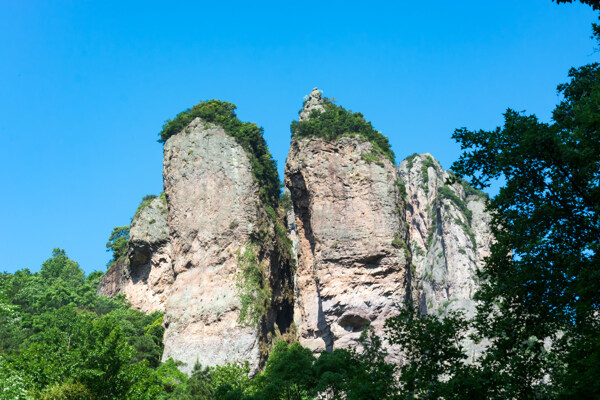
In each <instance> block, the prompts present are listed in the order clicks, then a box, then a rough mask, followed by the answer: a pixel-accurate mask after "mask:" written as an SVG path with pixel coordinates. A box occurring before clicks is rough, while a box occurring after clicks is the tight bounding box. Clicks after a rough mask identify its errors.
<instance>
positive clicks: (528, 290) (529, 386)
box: [452, 64, 600, 399]
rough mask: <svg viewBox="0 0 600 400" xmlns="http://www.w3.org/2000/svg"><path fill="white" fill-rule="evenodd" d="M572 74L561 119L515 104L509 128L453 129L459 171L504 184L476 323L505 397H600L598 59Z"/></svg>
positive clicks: (478, 181) (486, 362) (495, 201)
mask: <svg viewBox="0 0 600 400" xmlns="http://www.w3.org/2000/svg"><path fill="white" fill-rule="evenodd" d="M569 76H570V77H571V80H570V81H569V82H568V83H566V84H562V85H560V86H559V87H558V91H559V93H560V94H562V96H563V100H562V101H561V102H560V104H559V105H558V106H557V107H556V109H555V110H554V112H553V117H552V122H551V123H543V122H540V121H539V120H538V119H537V118H536V117H535V116H533V115H525V114H522V113H518V112H515V111H513V110H510V109H509V110H508V111H507V112H506V113H505V114H504V120H505V122H504V126H503V127H498V128H496V129H495V130H493V131H469V130H467V129H464V128H463V129H458V130H456V131H455V133H454V135H453V137H454V138H455V139H456V140H457V141H458V142H459V143H460V145H461V148H462V149H463V151H464V152H463V154H462V155H461V157H460V159H459V160H458V161H457V162H456V163H454V165H453V166H452V169H453V171H454V172H455V173H457V174H458V175H459V176H465V177H469V178H470V179H471V181H472V183H473V184H474V185H475V186H477V187H479V188H484V187H487V186H488V185H489V184H490V182H491V181H493V180H495V179H501V180H504V181H505V184H504V186H503V187H502V188H501V189H500V192H499V194H498V195H497V196H495V197H494V198H492V199H491V200H490V203H489V210H491V212H492V218H493V219H492V230H493V234H494V236H495V239H496V242H495V243H494V244H493V245H492V248H491V255H490V257H489V258H488V259H487V261H486V266H485V268H484V269H483V271H482V273H481V275H480V278H481V279H482V282H483V284H482V286H481V289H480V291H479V292H478V295H477V298H478V299H479V300H480V301H481V306H480V307H479V310H478V314H477V318H476V321H475V326H476V328H477V329H478V331H479V333H480V334H481V335H482V336H483V337H487V338H490V339H491V344H490V346H489V348H488V351H487V353H486V355H485V357H484V359H483V360H482V365H483V366H484V367H485V368H488V369H490V370H492V371H494V373H495V376H497V377H500V378H501V379H499V381H498V385H499V386H501V387H502V388H503V390H504V394H503V396H505V397H515V398H521V399H526V398H539V397H541V396H558V397H564V398H574V397H575V398H593V397H597V396H600V381H599V380H598V379H597V377H598V376H600V364H598V363H597V360H598V358H599V354H600V353H599V351H600V347H599V346H598V339H597V338H598V337H599V336H600V321H599V316H600V310H599V309H600V254H599V253H598V250H599V245H600V242H599V241H600V130H599V127H600V111H599V110H600V66H599V65H598V64H591V65H586V66H583V67H581V68H577V69H572V70H571V71H570V72H569ZM550 343H552V345H550ZM582 349H585V353H582ZM548 350H551V351H550V352H549V351H548ZM548 378H550V379H551V382H550V383H549V384H546V383H544V384H542V382H546V381H547V380H548Z"/></svg>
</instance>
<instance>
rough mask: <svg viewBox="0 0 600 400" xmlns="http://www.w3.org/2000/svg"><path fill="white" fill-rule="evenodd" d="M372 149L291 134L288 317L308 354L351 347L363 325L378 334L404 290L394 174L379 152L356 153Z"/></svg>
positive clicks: (353, 140)
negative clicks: (292, 258)
mask: <svg viewBox="0 0 600 400" xmlns="http://www.w3.org/2000/svg"><path fill="white" fill-rule="evenodd" d="M319 95H320V93H319ZM313 96H315V92H314V91H313V93H311V98H310V99H309V100H308V101H307V104H308V105H310V106H311V107H314V104H313V103H314V102H313V101H311V100H312V98H313ZM319 98H320V96H319ZM305 111H306V110H305ZM306 115H307V113H306V112H304V113H302V116H306ZM301 118H302V117H301ZM373 151H374V149H373V145H372V144H371V143H370V142H368V141H366V140H364V139H362V138H357V137H342V138H339V139H337V140H333V141H327V140H323V139H319V138H301V139H292V143H291V147H290V153H289V155H288V158H287V163H286V167H285V186H286V187H287V189H289V191H290V192H291V198H292V201H293V208H294V213H290V214H289V215H288V226H290V227H292V229H291V231H292V232H291V238H292V239H293V240H294V241H295V245H294V248H295V249H296V254H297V273H296V293H295V294H296V298H295V307H294V321H295V324H296V328H297V331H298V339H299V341H300V343H301V344H302V345H304V346H307V347H308V348H310V349H311V350H313V351H314V352H321V351H324V350H329V351H331V350H332V349H334V348H349V347H355V346H356V345H357V340H358V338H359V336H360V334H361V331H362V330H363V328H364V326H365V325H366V324H367V323H370V324H371V325H373V326H374V328H375V330H376V331H377V332H378V333H379V334H381V333H382V327H383V324H384V322H385V320H386V319H387V318H389V317H390V316H393V315H394V313H395V312H396V311H397V310H398V309H399V308H400V307H402V306H403V303H404V301H405V299H406V297H407V294H408V284H409V281H410V278H409V274H410V273H409V269H408V261H409V257H410V255H409V252H408V249H407V248H406V245H404V243H405V241H406V240H407V233H408V232H407V227H406V225H405V212H404V208H403V205H402V204H403V203H402V200H401V199H400V197H399V190H398V185H397V174H396V170H395V168H394V166H393V165H392V163H391V162H390V161H389V160H388V159H386V158H385V157H383V156H381V157H379V159H378V160H377V161H371V162H369V161H366V160H365V159H364V158H363V157H362V155H363V154H368V153H372V152H373Z"/></svg>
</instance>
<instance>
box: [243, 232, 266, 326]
mask: <svg viewBox="0 0 600 400" xmlns="http://www.w3.org/2000/svg"><path fill="white" fill-rule="evenodd" d="M236 286H237V290H238V295H239V297H240V302H241V307H240V315H239V318H238V322H239V323H241V324H244V325H250V326H258V325H259V324H260V321H261V318H262V317H263V316H264V315H265V313H266V311H267V308H268V306H269V301H270V299H271V291H270V287H269V282H268V281H267V277H266V271H265V267H264V265H262V264H261V263H260V262H259V260H258V257H257V256H256V253H255V251H254V246H253V245H252V244H248V246H247V247H246V250H245V251H244V253H243V254H240V255H239V256H238V270H237V277H236Z"/></svg>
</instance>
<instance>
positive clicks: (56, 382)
mask: <svg viewBox="0 0 600 400" xmlns="http://www.w3.org/2000/svg"><path fill="white" fill-rule="evenodd" d="M101 276H102V273H93V274H90V275H89V276H88V277H85V275H84V273H83V271H82V270H81V268H79V265H78V264H77V263H76V262H75V261H73V260H70V259H69V258H68V256H67V255H66V253H65V251H64V250H61V249H55V250H54V251H53V252H52V257H51V258H50V259H48V260H47V261H45V262H44V263H43V264H42V268H41V270H40V272H39V273H33V274H32V273H31V272H30V271H29V270H21V271H17V272H16V273H15V274H0V320H1V322H2V324H0V344H1V347H0V378H1V379H0V381H2V382H3V383H0V388H2V390H3V391H2V394H1V395H0V399H1V398H3V397H2V396H4V395H8V394H10V396H13V397H9V398H17V399H18V398H20V397H19V396H25V397H27V398H30V397H31V396H36V398H42V399H45V398H48V399H50V398H95V399H114V398H122V399H144V398H154V397H155V395H156V394H157V393H159V392H160V391H161V387H160V385H159V384H158V383H157V381H156V379H155V377H154V376H155V375H154V372H153V370H152V369H151V368H150V367H151V366H158V364H159V360H160V357H161V355H162V336H163V328H162V326H160V325H161V324H160V323H156V321H159V320H161V315H160V314H158V313H154V314H150V315H145V314H144V313H142V312H140V311H137V310H133V309H131V308H129V306H128V305H127V304H125V303H123V302H120V301H115V300H111V299H108V298H105V297H102V296H98V295H96V290H97V286H98V282H99V279H100V277H101ZM7 393H8V394H7ZM24 393H25V394H24ZM78 396H79V397H78ZM86 396H87V397H86ZM25 397H22V398H25Z"/></svg>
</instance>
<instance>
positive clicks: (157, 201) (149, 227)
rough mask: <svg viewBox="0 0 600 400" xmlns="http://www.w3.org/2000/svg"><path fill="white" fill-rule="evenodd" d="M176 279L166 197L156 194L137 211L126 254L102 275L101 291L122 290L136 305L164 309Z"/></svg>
mask: <svg viewBox="0 0 600 400" xmlns="http://www.w3.org/2000/svg"><path fill="white" fill-rule="evenodd" d="M173 278H174V276H173V270H172V268H171V256H170V243H169V226H168V225H167V204H166V199H165V198H164V197H160V198H159V197H156V198H154V199H153V200H151V201H149V202H145V203H143V204H142V205H141V206H140V208H139V209H138V210H137V212H136V214H135V216H134V217H133V219H132V221H131V226H130V231H129V245H128V248H127V253H126V255H125V257H122V258H121V259H119V260H118V261H117V262H116V263H115V265H113V266H112V267H111V268H110V269H109V270H108V272H107V273H106V275H105V276H104V277H103V279H102V282H101V283H100V286H99V294H102V295H105V296H110V297H113V296H114V295H116V294H118V293H123V294H125V297H126V298H127V300H128V301H129V302H130V303H131V305H132V307H134V308H137V309H139V310H142V311H144V312H147V313H150V312H153V311H164V304H165V300H166V296H167V295H168V292H169V289H170V286H171V284H172V283H173Z"/></svg>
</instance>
